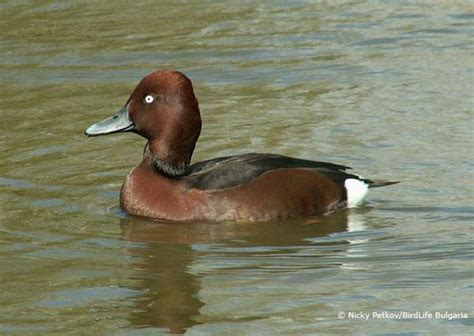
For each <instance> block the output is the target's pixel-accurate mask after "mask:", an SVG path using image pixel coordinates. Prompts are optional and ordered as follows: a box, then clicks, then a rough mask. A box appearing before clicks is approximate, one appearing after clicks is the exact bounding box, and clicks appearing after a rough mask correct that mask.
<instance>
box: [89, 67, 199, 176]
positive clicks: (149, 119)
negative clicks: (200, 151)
mask: <svg viewBox="0 0 474 336" xmlns="http://www.w3.org/2000/svg"><path fill="white" fill-rule="evenodd" d="M117 132H134V133H137V134H139V135H141V136H143V137H144V138H146V139H148V149H147V151H148V155H150V156H151V162H152V164H153V165H154V166H155V167H156V168H157V169H158V170H160V171H161V172H162V173H164V174H166V175H169V176H179V175H182V174H184V173H185V171H186V168H187V167H188V165H189V162H190V161H191V156H192V153H193V151H194V147H195V145H196V141H197V139H198V137H199V134H200V132H201V115H200V112H199V105H198V101H197V99H196V97H195V95H194V90H193V86H192V83H191V80H190V79H189V78H188V77H186V76H185V75H184V74H182V73H181V72H178V71H156V72H153V73H151V74H149V75H148V76H146V77H145V78H143V79H142V80H141V81H140V83H138V85H137V87H136V88H135V89H134V90H133V92H132V94H131V95H130V98H128V100H127V102H126V103H125V105H124V107H123V108H122V109H121V110H120V111H118V112H117V113H116V114H114V115H113V116H111V117H109V118H107V119H105V120H102V121H100V122H98V123H96V124H93V125H92V126H90V127H89V128H88V129H87V130H86V131H85V133H86V135H87V136H98V135H105V134H111V133H117Z"/></svg>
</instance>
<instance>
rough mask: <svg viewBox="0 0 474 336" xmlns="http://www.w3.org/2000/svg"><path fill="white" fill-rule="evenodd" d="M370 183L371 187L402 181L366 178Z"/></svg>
mask: <svg viewBox="0 0 474 336" xmlns="http://www.w3.org/2000/svg"><path fill="white" fill-rule="evenodd" d="M366 181H367V182H368V183H369V188H378V187H384V186H388V185H392V184H397V183H400V181H387V180H366Z"/></svg>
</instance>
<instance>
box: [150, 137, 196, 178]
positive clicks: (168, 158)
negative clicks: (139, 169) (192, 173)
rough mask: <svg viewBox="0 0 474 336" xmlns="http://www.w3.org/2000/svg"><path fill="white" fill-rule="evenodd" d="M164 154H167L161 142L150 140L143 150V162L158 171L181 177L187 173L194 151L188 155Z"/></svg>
mask: <svg viewBox="0 0 474 336" xmlns="http://www.w3.org/2000/svg"><path fill="white" fill-rule="evenodd" d="M163 152H165V153H163ZM164 154H166V151H163V149H162V148H161V147H160V146H159V144H157V143H154V142H153V141H148V142H147V144H146V145H145V149H144V151H143V163H144V164H146V165H147V166H148V167H150V168H153V169H154V170H156V171H157V172H158V173H160V174H162V175H165V176H168V177H171V178H179V177H180V176H183V175H186V173H187V170H188V167H189V163H190V161H191V155H192V151H191V152H190V153H188V154H187V155H176V154H175V155H164Z"/></svg>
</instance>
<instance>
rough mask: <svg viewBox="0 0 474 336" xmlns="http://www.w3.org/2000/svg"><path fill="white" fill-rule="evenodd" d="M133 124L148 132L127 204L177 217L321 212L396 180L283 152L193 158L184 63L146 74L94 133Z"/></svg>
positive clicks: (196, 130)
mask: <svg viewBox="0 0 474 336" xmlns="http://www.w3.org/2000/svg"><path fill="white" fill-rule="evenodd" d="M125 131H131V132H135V133H137V134H140V135H141V136H143V137H145V138H146V139H148V143H147V145H146V147H145V151H144V156H143V161H142V162H141V163H140V165H138V166H137V167H136V168H135V169H133V170H132V171H131V172H130V174H129V175H128V176H127V178H126V180H125V183H124V185H123V187H122V190H121V195H120V203H121V206H122V207H123V208H124V209H125V210H127V211H128V212H129V213H131V214H134V215H138V216H145V217H153V218H160V219H166V220H173V221H189V220H244V221H248V220H250V221H257V220H258V221H263V220H272V219H284V218H291V217H309V216H318V215H322V214H325V213H328V212H331V211H333V210H335V209H339V208H343V207H352V206H355V205H357V204H358V203H359V202H360V201H361V200H362V199H363V197H364V196H365V195H366V193H367V190H368V188H371V187H379V186H384V185H389V184H393V183H395V182H386V181H376V180H368V179H364V178H361V177H359V176H357V175H353V174H350V173H348V172H347V171H346V170H347V169H348V167H345V166H341V165H337V164H332V163H325V162H317V161H310V160H302V159H295V158H290V157H286V156H281V155H275V154H255V153H251V154H242V155H235V156H228V157H220V158H216V159H211V160H207V161H202V162H198V163H195V164H193V165H190V161H191V156H192V154H193V151H194V147H195V145H196V141H197V139H198V137H199V134H200V132H201V116H200V112H199V107H198V102H197V100H196V97H195V95H194V91H193V87H192V84H191V81H190V80H189V79H188V78H187V77H186V76H185V75H183V74H182V73H180V72H176V71H158V72H154V73H152V74H150V75H148V76H146V77H145V78H144V79H143V80H142V81H141V82H140V83H139V84H138V86H137V87H136V88H135V90H134V91H133V92H132V94H131V96H130V98H129V99H128V101H127V102H126V104H125V106H124V107H123V108H122V109H121V110H120V111H119V112H118V113H117V114H115V115H114V116H112V117H110V118H108V119H106V120H104V121H101V122H99V123H97V124H95V125H92V126H90V127H89V128H88V129H87V130H86V134H87V135H89V136H96V135H102V134H109V133H115V132H125Z"/></svg>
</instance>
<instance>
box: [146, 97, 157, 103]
mask: <svg viewBox="0 0 474 336" xmlns="http://www.w3.org/2000/svg"><path fill="white" fill-rule="evenodd" d="M154 100H155V97H153V96H152V95H147V96H146V97H145V103H147V104H151V103H153V101H154Z"/></svg>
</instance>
